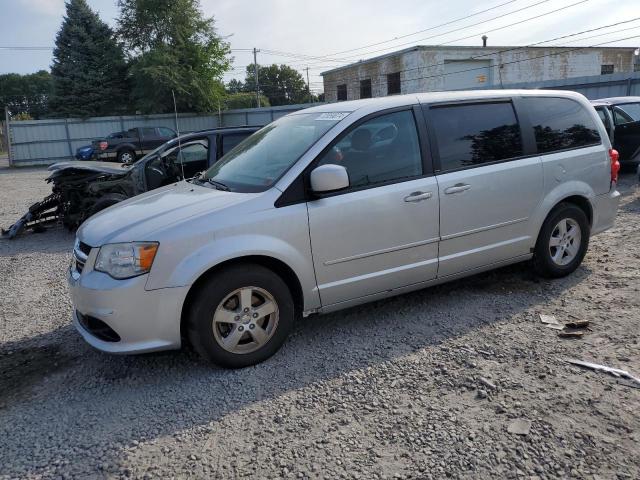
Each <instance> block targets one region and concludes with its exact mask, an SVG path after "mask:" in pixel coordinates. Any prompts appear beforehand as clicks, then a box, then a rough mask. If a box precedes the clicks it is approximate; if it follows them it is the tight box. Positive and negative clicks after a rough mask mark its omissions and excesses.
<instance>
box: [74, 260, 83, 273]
mask: <svg viewBox="0 0 640 480" xmlns="http://www.w3.org/2000/svg"><path fill="white" fill-rule="evenodd" d="M84 264H85V262H83V261H81V260H78V258H77V257H76V272H78V273H82V270H83V269H84Z"/></svg>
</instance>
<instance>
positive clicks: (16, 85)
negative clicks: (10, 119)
mask: <svg viewBox="0 0 640 480" xmlns="http://www.w3.org/2000/svg"><path fill="white" fill-rule="evenodd" d="M50 95H51V75H50V74H49V72H47V71H46V70H40V71H38V72H36V73H30V74H28V75H20V74H17V73H7V74H4V75H0V113H1V114H2V115H4V109H5V107H7V108H8V109H9V114H11V115H12V116H14V117H15V116H18V115H28V116H29V117H31V118H41V117H43V116H45V115H46V114H47V112H48V108H49V96H50Z"/></svg>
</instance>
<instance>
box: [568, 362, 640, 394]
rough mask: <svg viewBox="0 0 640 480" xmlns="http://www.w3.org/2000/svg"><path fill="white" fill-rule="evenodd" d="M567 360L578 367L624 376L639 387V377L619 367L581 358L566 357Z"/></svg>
mask: <svg viewBox="0 0 640 480" xmlns="http://www.w3.org/2000/svg"><path fill="white" fill-rule="evenodd" d="M567 362H569V363H571V364H572V365H577V366H579V367H583V368H588V369H590V370H594V371H596V372H605V373H608V374H610V375H613V376H614V377H618V378H619V377H622V378H625V379H627V380H629V381H631V382H633V383H635V384H636V385H637V386H638V387H640V377H635V376H633V375H631V374H630V373H629V372H627V371H626V370H621V369H619V368H613V367H608V366H606V365H599V364H597V363H592V362H585V361H583V360H575V359H572V358H569V359H567Z"/></svg>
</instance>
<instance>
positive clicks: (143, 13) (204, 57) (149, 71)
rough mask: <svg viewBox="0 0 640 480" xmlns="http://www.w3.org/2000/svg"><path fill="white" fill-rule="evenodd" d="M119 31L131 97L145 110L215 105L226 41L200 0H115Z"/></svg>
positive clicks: (217, 104) (212, 107)
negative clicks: (128, 68)
mask: <svg viewBox="0 0 640 480" xmlns="http://www.w3.org/2000/svg"><path fill="white" fill-rule="evenodd" d="M118 6H119V7H120V15H119V17H118V34H119V37H120V38H121V39H122V40H123V41H124V44H125V47H126V49H127V53H128V55H129V57H130V60H131V63H130V70H129V71H130V74H131V81H132V92H133V93H132V96H133V99H134V102H135V106H136V109H137V110H140V111H142V112H144V113H163V112H171V111H173V98H172V91H173V92H175V96H176V103H177V107H178V110H179V111H183V112H194V111H195V112H206V111H213V110H217V109H218V108H219V107H220V106H221V105H222V104H223V103H224V97H225V91H224V84H223V83H222V74H223V73H224V72H225V71H227V70H228V69H229V65H230V62H229V58H228V54H229V45H228V44H227V43H225V42H224V41H223V40H222V39H221V38H220V37H219V36H218V35H217V33H216V31H215V28H214V20H213V18H207V17H205V16H204V14H203V13H202V10H201V9H200V3H199V1H198V0H118Z"/></svg>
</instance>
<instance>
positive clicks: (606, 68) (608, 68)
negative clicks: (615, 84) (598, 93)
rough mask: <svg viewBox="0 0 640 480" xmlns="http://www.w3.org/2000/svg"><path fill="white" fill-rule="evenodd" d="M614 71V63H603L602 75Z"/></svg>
mask: <svg viewBox="0 0 640 480" xmlns="http://www.w3.org/2000/svg"><path fill="white" fill-rule="evenodd" d="M611 73H613V65H602V66H601V67H600V75H609V74H611Z"/></svg>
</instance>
